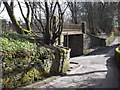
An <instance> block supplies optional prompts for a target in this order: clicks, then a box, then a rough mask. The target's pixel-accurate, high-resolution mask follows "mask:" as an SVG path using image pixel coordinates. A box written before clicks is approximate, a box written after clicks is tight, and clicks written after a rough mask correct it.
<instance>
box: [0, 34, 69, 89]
mask: <svg viewBox="0 0 120 90" xmlns="http://www.w3.org/2000/svg"><path fill="white" fill-rule="evenodd" d="M0 34H2V36H0V40H1V42H0V57H1V58H0V62H1V63H2V64H0V65H2V73H3V76H2V85H3V88H17V87H21V86H24V85H27V84H30V83H33V82H35V81H38V80H41V79H44V78H45V75H46V74H50V73H51V70H53V68H54V66H55V65H56V63H54V62H55V61H57V62H59V64H60V65H59V67H58V68H60V67H62V66H63V68H62V69H64V70H61V69H60V70H58V69H57V68H56V67H55V68H54V69H55V71H56V70H58V72H60V71H63V72H65V71H66V70H68V69H69V65H68V64H69V60H68V58H66V55H67V54H66V53H67V52H66V51H64V50H62V49H61V48H59V49H58V51H60V53H59V54H56V52H57V51H56V50H53V49H49V48H46V47H44V46H39V47H38V46H37V44H36V42H33V43H31V42H29V41H28V40H26V38H31V37H30V36H29V35H28V36H26V35H21V34H17V33H9V32H0ZM64 52H65V55H64V54H63V53H64ZM59 56H60V57H59ZM58 57H59V58H58ZM63 61H64V62H63ZM52 73H53V72H52ZM0 80H1V79H0Z"/></svg>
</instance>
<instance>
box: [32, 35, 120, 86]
mask: <svg viewBox="0 0 120 90" xmlns="http://www.w3.org/2000/svg"><path fill="white" fill-rule="evenodd" d="M119 38H120V37H117V38H116V39H115V41H114V42H113V43H112V44H111V45H110V46H106V47H101V48H99V49H97V50H95V51H93V52H92V53H90V54H88V55H86V56H80V57H75V58H71V59H70V61H72V62H73V61H74V62H76V63H79V64H80V66H79V67H77V68H75V69H73V70H72V71H70V72H67V74H66V75H64V76H61V77H60V78H57V79H55V80H53V81H52V82H50V83H48V84H45V85H43V86H39V85H38V86H37V87H33V88H120V72H119V70H118V68H117V67H116V64H115V63H114V58H113V56H114V49H115V48H116V47H117V46H118V45H117V44H118V43H120V41H119V40H120V39H119Z"/></svg>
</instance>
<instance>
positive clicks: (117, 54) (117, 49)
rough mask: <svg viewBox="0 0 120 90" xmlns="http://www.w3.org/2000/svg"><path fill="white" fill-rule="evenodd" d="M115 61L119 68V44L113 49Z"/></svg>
mask: <svg viewBox="0 0 120 90" xmlns="http://www.w3.org/2000/svg"><path fill="white" fill-rule="evenodd" d="M115 61H116V64H117V66H118V67H119V68H120V46H119V47H117V48H116V49H115Z"/></svg>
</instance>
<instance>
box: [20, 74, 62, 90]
mask: <svg viewBox="0 0 120 90" xmlns="http://www.w3.org/2000/svg"><path fill="white" fill-rule="evenodd" d="M59 77H60V76H51V77H49V78H47V79H45V80H41V81H38V82H36V83H33V84H31V85H27V86H23V87H20V88H23V89H24V88H36V87H38V86H42V85H44V84H48V83H49V82H51V81H53V80H55V79H57V78H59ZM18 89H19V88H18Z"/></svg>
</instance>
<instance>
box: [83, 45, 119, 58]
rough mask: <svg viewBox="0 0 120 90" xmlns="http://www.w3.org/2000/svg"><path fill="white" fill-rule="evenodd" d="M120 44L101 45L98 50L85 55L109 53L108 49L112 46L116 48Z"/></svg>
mask: <svg viewBox="0 0 120 90" xmlns="http://www.w3.org/2000/svg"><path fill="white" fill-rule="evenodd" d="M119 45H120V44H115V45H112V46H102V47H99V48H97V49H96V50H94V51H92V52H90V53H88V54H87V55H85V56H90V55H101V54H106V53H108V51H109V50H110V49H112V48H116V47H118V46H119Z"/></svg>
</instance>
